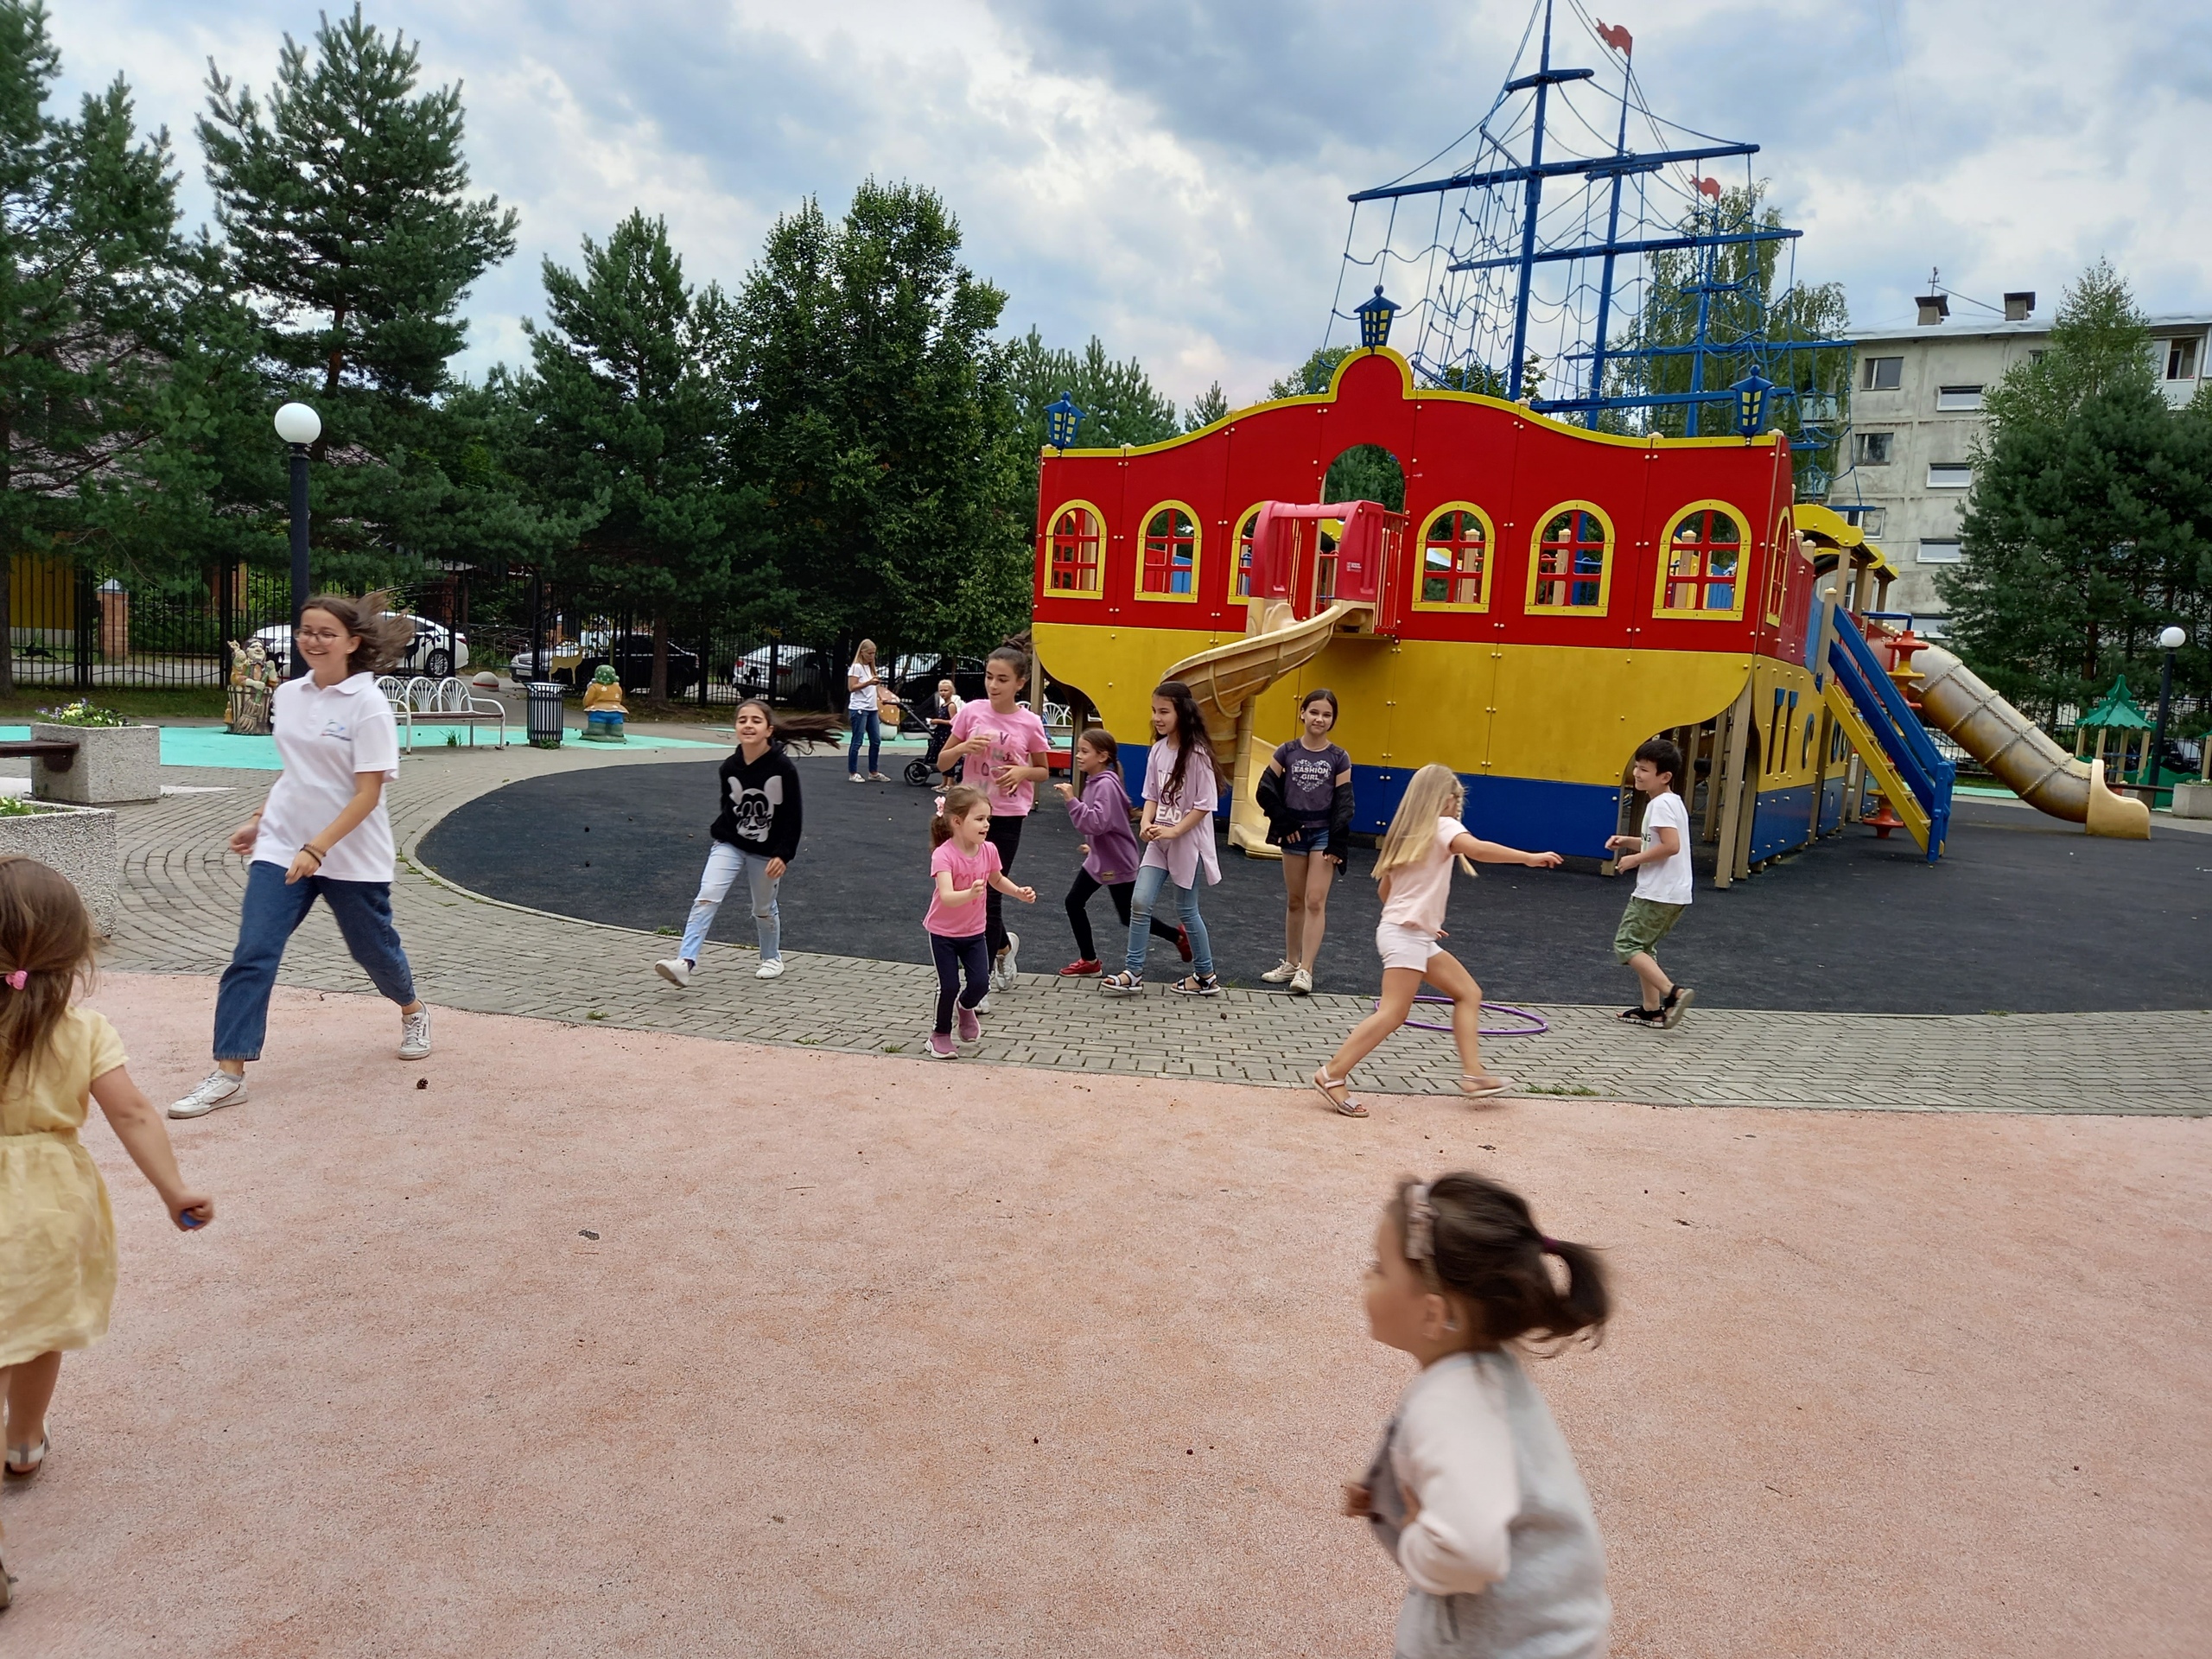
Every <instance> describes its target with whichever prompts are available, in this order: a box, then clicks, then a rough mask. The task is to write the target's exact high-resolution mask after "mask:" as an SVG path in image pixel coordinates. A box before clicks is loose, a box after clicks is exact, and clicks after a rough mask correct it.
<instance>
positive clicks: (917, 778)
mask: <svg viewBox="0 0 2212 1659" xmlns="http://www.w3.org/2000/svg"><path fill="white" fill-rule="evenodd" d="M951 732H952V728H950V727H949V726H939V725H938V724H937V723H936V722H935V721H931V725H930V741H929V747H927V748H926V749H925V750H923V751H922V758H921V759H920V760H909V761H908V762H907V763H906V781H907V782H908V783H910V784H912V785H913V786H914V787H915V788H916V789H927V788H928V787H929V786H930V785H931V783H932V782H933V781H935V779H936V778H937V756H938V750H939V749H942V748H943V747H944V743H945V739H946V738H948V737H949V736H950V735H951Z"/></svg>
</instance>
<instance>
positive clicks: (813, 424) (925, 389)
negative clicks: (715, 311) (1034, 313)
mask: <svg viewBox="0 0 2212 1659" xmlns="http://www.w3.org/2000/svg"><path fill="white" fill-rule="evenodd" d="M959 252H960V226H959V221H958V220H957V219H955V218H954V217H953V215H952V214H951V213H950V212H949V211H948V210H947V209H946V207H945V206H944V202H943V200H941V199H940V198H939V197H938V195H937V194H936V193H935V192H933V191H931V190H928V189H925V188H920V187H918V186H912V185H903V184H902V185H881V184H878V183H876V182H875V181H874V180H870V181H867V182H865V183H863V184H862V185H861V188H859V190H858V191H857V192H856V193H855V195H854V198H853V202H852V206H851V207H850V208H849V210H848V211H847V213H846V214H845V216H844V218H843V219H842V220H841V221H838V222H836V223H835V224H833V223H831V222H830V221H829V219H828V218H827V217H826V216H825V215H824V214H823V212H822V210H821V207H820V206H819V204H818V203H817V202H814V201H811V200H810V201H808V202H807V203H806V204H805V205H804V207H801V208H800V209H799V210H798V212H797V213H791V214H789V215H786V216H785V217H784V218H782V219H779V220H778V221H777V222H776V224H775V226H774V227H773V228H772V230H771V231H770V232H769V236H768V242H767V246H766V250H765V251H764V252H763V254H762V257H761V259H760V264H759V265H758V266H757V267H756V268H755V269H754V270H753V273H752V274H751V275H750V276H749V277H748V278H747V282H746V284H745V287H744V290H743V292H742V294H741V296H740V298H739V300H738V302H737V319H738V330H739V334H740V340H741V344H740V347H739V352H738V354H737V360H738V362H739V363H740V365H741V368H740V371H739V372H738V373H737V374H736V375H735V376H734V378H733V379H732V383H731V397H732V400H733V402H734V404H736V405H737V407H738V408H739V409H740V410H741V411H742V418H741V423H740V428H739V432H738V439H739V443H740V445H741V449H740V456H739V461H738V463H737V475H739V476H741V477H743V478H745V479H747V480H751V481H752V482H753V484H754V485H755V486H756V487H757V488H758V489H759V490H760V509H759V511H760V522H761V524H762V526H763V531H764V535H765V537H766V540H767V545H766V548H765V549H764V553H765V556H766V563H767V565H768V566H769V568H768V569H765V570H749V571H748V572H747V577H748V580H749V582H750V583H751V585H752V588H753V592H755V593H756V594H757V593H760V592H765V591H775V592H779V593H782V594H788V595H790V596H791V605H790V609H789V612H788V617H789V621H790V623H791V627H790V628H788V629H787V637H789V636H790V635H791V633H795V632H800V631H804V636H805V637H808V638H809V641H810V643H812V644H814V645H818V646H828V645H831V644H832V643H833V642H834V643H835V645H836V647H837V648H838V650H839V651H840V652H842V649H843V648H844V646H845V645H849V643H851V642H852V641H853V640H855V639H858V638H860V637H861V636H862V635H867V636H869V637H872V638H874V639H876V640H877V641H878V642H879V644H880V645H881V646H882V647H883V652H884V655H885V657H886V658H888V657H890V656H891V655H892V654H893V653H894V652H897V651H899V649H901V648H902V647H906V648H913V649H930V650H941V649H950V650H974V649H976V648H979V647H982V646H986V645H992V644H995V643H996V642H997V640H998V639H1001V638H1002V637H1004V634H1005V632H1006V630H1007V628H1009V627H1012V626H1019V625H1020V620H1021V619H1022V618H1023V617H1024V616H1025V615H1026V614H1027V609H1028V586H1029V559H1028V547H1029V540H1030V534H1031V529H1032V525H1033V519H1034V513H1033V502H1034V492H1035V488H1036V471H1035V467H1036V459H1035V457H1036V449H1035V448H1034V447H1033V445H1031V444H1030V442H1029V441H1028V438H1027V435H1026V434H1025V433H1024V431H1023V430H1022V423H1021V422H1020V417H1019V414H1018V411H1017V408H1016V401H1015V397H1014V393H1013V391H1011V390H1010V387H1009V384H1008V382H1009V378H1010V376H1009V371H1008V367H1007V360H1006V355H1007V354H1006V353H1005V352H1004V351H1003V349H1002V348H1001V347H998V346H995V345H994V344H993V343H992V341H991V340H990V337H989V336H990V333H991V330H992V329H994V328H995V327H997V324H998V320H999V314H1000V312H1001V310H1002V309H1003V308H1004V306H1005V304H1006V296H1005V295H1004V294H1002V293H1001V292H1000V290H999V289H996V288H994V287H993V286H991V285H990V284H989V283H985V282H981V281H978V280H977V279H976V277H975V276H974V275H973V274H972V273H971V272H970V271H969V270H968V269H967V268H966V267H965V266H964V265H963V264H961V263H960V260H959ZM1055 395H1057V394H1055ZM840 660H841V661H842V656H841V658H840Z"/></svg>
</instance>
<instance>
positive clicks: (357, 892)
mask: <svg viewBox="0 0 2212 1659" xmlns="http://www.w3.org/2000/svg"><path fill="white" fill-rule="evenodd" d="M318 897H319V898H321V900H322V902H323V903H324V904H326V905H328V906H330V913H331V916H332V917H333V918H334V919H335V920H336V921H337V923H338V931H339V932H340V934H342V935H344V937H345V939H346V950H349V951H350V952H352V953H353V960H354V961H356V962H358V963H360V964H361V966H362V968H363V969H365V970H366V971H367V973H368V976H369V979H370V982H372V984H374V985H375V986H376V988H377V989H378V990H379V991H382V992H383V993H384V994H385V995H386V996H388V997H390V998H391V1000H392V1001H395V1002H397V1003H398V1004H399V1006H400V1007H403V1008H404V1007H406V1006H407V1005H408V1004H409V1003H410V1002H412V1001H414V1000H415V972H414V969H411V968H410V967H409V966H408V965H407V952H406V951H405V950H402V949H401V948H400V944H399V930H398V929H397V927H394V926H393V925H392V922H391V883H390V882H389V881H334V880H332V879H331V878H330V877H328V876H327V875H310V876H308V877H307V878H305V879H304V880H299V881H295V882H292V883H291V884H289V886H288V885H286V883H285V880H284V866H283V865H282V864H264V863H262V862H260V861H255V862H254V863H253V864H251V866H249V867H248V868H247V870H246V876H245V903H244V904H242V905H241V906H239V907H238V948H237V949H236V950H232V952H231V965H230V966H229V967H227V968H226V969H223V982H222V983H221V984H220V985H219V986H218V987H217V988H216V990H215V1058H217V1059H219V1060H257V1059H259V1058H261V1045H262V1041H263V1039H264V1038H266V1037H267V1035H268V1033H269V994H270V991H272V990H274V989H275V988H276V986H277V964H278V963H282V962H283V960H284V946H285V945H286V944H288V943H289V942H290V939H291V937H292V935H293V934H294V933H296V932H297V931H299V926H300V924H301V923H302V922H304V921H305V920H307V918H308V911H309V910H311V909H312V908H314V906H315V899H317V898H318Z"/></svg>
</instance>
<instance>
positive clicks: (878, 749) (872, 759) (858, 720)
mask: <svg viewBox="0 0 2212 1659" xmlns="http://www.w3.org/2000/svg"><path fill="white" fill-rule="evenodd" d="M845 719H846V721H847V722H848V723H849V725H850V726H851V727H852V728H853V746H852V750H851V752H850V753H849V754H848V755H847V756H846V757H845V770H846V771H847V772H858V771H859V770H860V769H861V734H862V733H866V734H868V770H869V771H870V772H880V771H882V770H883V768H882V767H880V766H878V765H876V762H877V761H878V760H880V759H881V758H882V756H883V716H882V715H880V713H878V712H877V711H876V710H875V709H854V710H852V711H851V712H850V713H849V714H848V715H846V716H845Z"/></svg>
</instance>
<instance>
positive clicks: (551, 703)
mask: <svg viewBox="0 0 2212 1659" xmlns="http://www.w3.org/2000/svg"><path fill="white" fill-rule="evenodd" d="M566 689H567V688H565V687H564V686H563V685H562V684H561V683H560V682H559V681H557V680H532V681H531V683H530V746H531V747H532V748H534V749H557V748H559V747H561V734H562V725H561V693H562V692H563V690H566Z"/></svg>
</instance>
